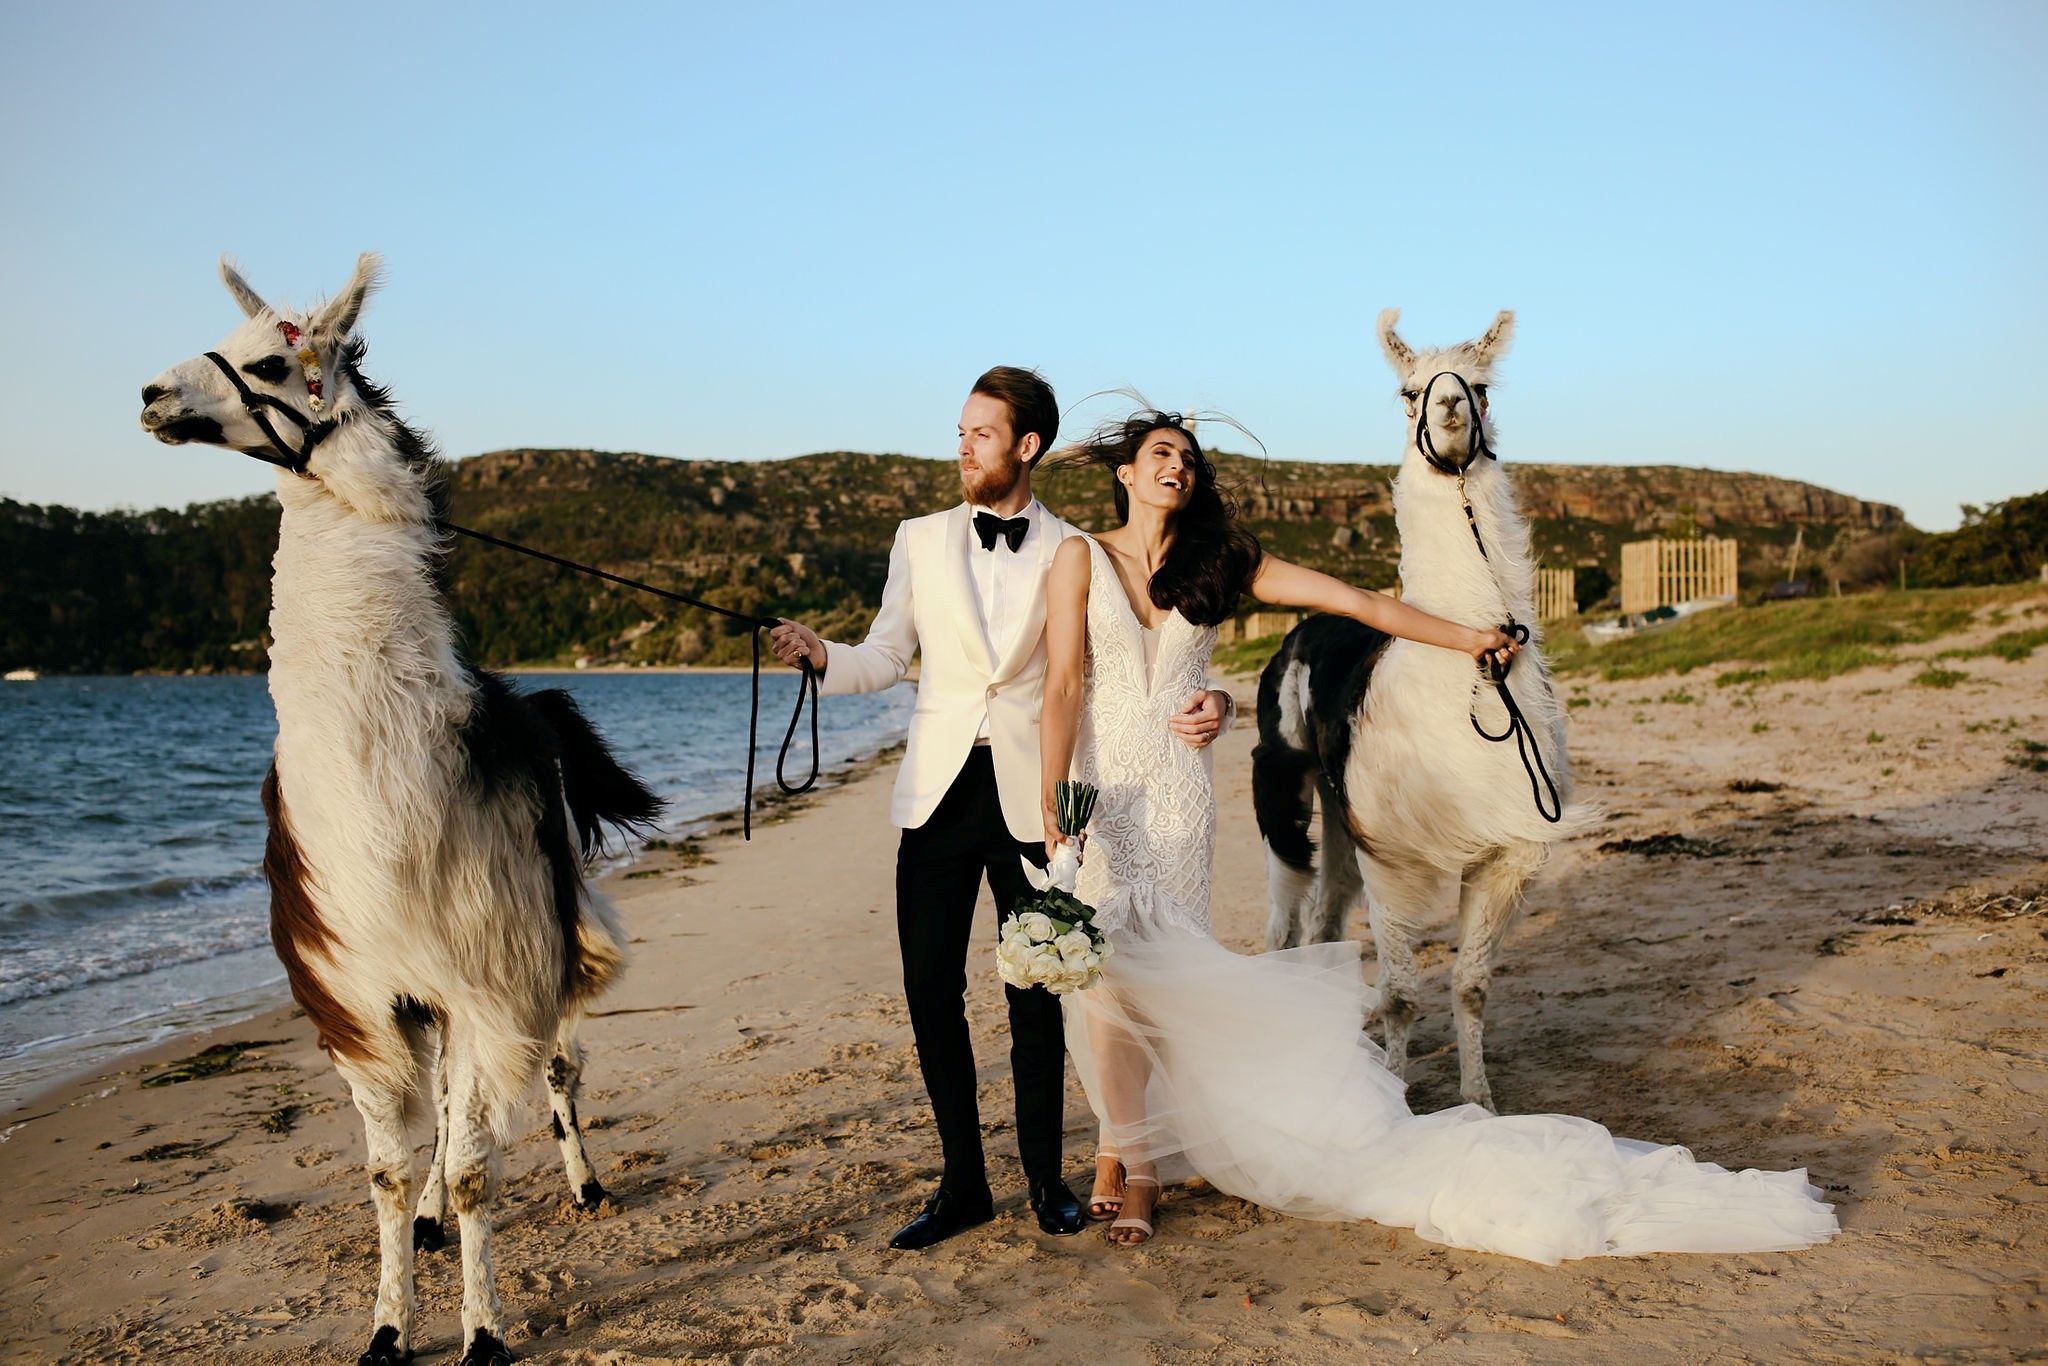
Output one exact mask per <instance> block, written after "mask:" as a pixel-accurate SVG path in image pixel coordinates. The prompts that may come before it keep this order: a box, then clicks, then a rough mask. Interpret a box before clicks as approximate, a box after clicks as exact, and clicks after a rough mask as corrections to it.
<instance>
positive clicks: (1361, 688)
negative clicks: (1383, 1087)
mask: <svg viewBox="0 0 2048 1366" xmlns="http://www.w3.org/2000/svg"><path fill="white" fill-rule="evenodd" d="M1399 316H1400V314H1399V313H1398V311H1396V310H1394V309H1388V310H1387V311H1385V312H1384V313H1382V314H1380V318H1379V334H1380V343H1381V345H1382V346H1383V347H1384V348H1385V350H1386V354H1387V359H1388V361H1389V362H1390V363H1391V364H1392V365H1393V368H1394V373H1395V374H1396V375H1397V376H1398V377H1399V379H1400V389H1401V398H1402V401H1403V402H1404V403H1405V404H1406V406H1407V411H1408V417H1409V419H1410V422H1409V433H1408V446H1407V450H1406V451H1405V452H1404V453H1403V455H1402V458H1401V470H1400V474H1399V475H1398V476H1397V478H1396V480H1395V487H1394V520H1395V523H1396V525H1397V527H1398V528H1399V530H1400V534H1401V596H1402V599H1403V600H1404V601H1406V602H1409V603H1412V604H1413V605H1414V606H1416V607H1419V608H1421V609H1422V610H1423V611H1425V612H1433V613H1435V614H1436V615H1437V616H1440V617H1446V618H1449V619H1450V620H1452V621H1456V622H1461V623H1463V624H1464V625H1467V626H1473V627H1485V626H1496V627H1498V626H1504V625H1505V624H1506V623H1507V622H1508V621H1510V620H1511V619H1512V620H1513V621H1516V622H1519V623H1522V624H1523V625H1525V626H1527V627H1528V628H1529V630H1530V632H1531V639H1530V640H1529V643H1528V645H1529V647H1528V648H1527V649H1525V650H1523V652H1522V653H1521V655H1520V656H1519V657H1517V659H1516V660H1515V663H1514V667H1513V669H1512V670H1511V672H1510V673H1509V675H1508V680H1507V686H1508V689H1509V691H1510V692H1511V693H1512V694H1513V696H1514V698H1515V701H1516V702H1517V704H1518V705H1519V706H1520V709H1521V711H1522V713H1523V715H1524V716H1525V717H1526V719H1527V722H1528V726H1529V733H1528V734H1527V735H1526V736H1524V737H1522V739H1523V742H1524V743H1526V744H1527V745H1529V746H1532V747H1534V748H1535V749H1536V751H1537V753H1538V756H1539V757H1540V759H1541V761H1542V768H1540V769H1539V768H1537V767H1536V766H1535V765H1534V764H1533V763H1532V764H1530V765H1529V766H1528V767H1527V768H1525V762H1524V760H1523V759H1522V758H1521V757H1520V756H1519V755H1518V749H1520V748H1521V747H1522V746H1521V745H1520V744H1518V743H1516V742H1514V741H1512V740H1505V741H1503V742H1501V743H1494V742H1491V741H1489V739H1488V738H1486V737H1485V736H1482V735H1481V734H1479V730H1478V728H1479V727H1480V726H1482V725H1483V726H1484V727H1485V729H1486V730H1487V731H1488V732H1490V733H1492V734H1493V735H1496V736H1499V735H1503V734H1504V733H1505V732H1506V731H1507V730H1508V729H1509V717H1508V715H1507V713H1506V708H1505V706H1504V704H1503V703H1502V701H1501V700H1500V697H1499V695H1498V694H1497V693H1496V692H1495V690H1494V687H1493V685H1492V683H1491V681H1490V680H1488V679H1486V678H1484V677H1482V676H1479V675H1477V674H1476V673H1475V669H1474V665H1473V663H1472V661H1471V660H1469V659H1466V658H1464V657H1462V656H1460V655H1458V654H1456V653H1455V652H1453V651H1450V650H1441V649H1436V648H1433V647H1431V646H1428V645H1418V644H1415V643H1414V642H1412V641H1406V640H1393V639H1391V638H1389V637H1388V636H1385V635H1383V634H1381V633H1380V632H1378V631H1375V630H1373V629H1371V628H1370V627H1367V626H1362V625H1359V624H1358V623H1356V622H1353V621H1350V620H1348V619H1342V618H1336V617H1312V618H1310V619H1309V620H1308V621H1305V622H1303V623H1302V624H1301V625H1300V626H1298V627H1296V628H1295V630H1294V631H1293V632H1291V633H1290V634H1289V635H1288V637H1287V640H1286V642H1285V643H1284V644H1283V645H1282V646H1281V648H1280V651H1279V653H1278V654H1276V655H1275V656H1274V657H1273V659H1272V661H1271V662H1270V663H1269V664H1268V665H1267V666H1266V669H1265V672H1264V674H1263V676H1262V677H1261V678H1260V680H1259V746H1258V748H1257V750H1255V751H1254V754H1253V800H1254V805H1255V806H1256V809H1257V812H1258V818H1259V830H1260V833H1261V834H1262V835H1263V836H1264V838H1265V841H1266V852H1267V871H1268V883H1269V888H1270V892H1271V897H1272V918H1271V920H1270V922H1269V923H1268V925H1267V930H1266V943H1267V946H1268V947H1269V948H1281V947H1286V946H1289V945H1293V944H1297V943H1301V942H1303V941H1304V940H1307V941H1309V942H1320V941H1328V940H1334V939H1339V938H1342V937H1343V934H1344V923H1345V920H1346V917H1347V916H1348V914H1349V912H1350V908H1351V904H1352V902H1353V901H1354V900H1356V898H1357V895H1358V892H1359V890H1360V887H1361V882H1362V885H1363V888H1364V890H1365V891H1366V893H1367V901H1368V905H1369V907H1370V912H1371V923H1372V930H1373V938H1374V940H1375V941H1376V944H1377V946H1378V950H1379V963H1380V972H1379V990H1380V1007H1379V1018H1380V1022H1381V1025H1382V1027H1383V1029H1384V1031H1385V1038H1386V1049H1387V1061H1388V1064H1389V1065H1390V1066H1391V1067H1393V1068H1394V1070H1395V1071H1396V1072H1397V1073H1399V1072H1404V1071H1405V1068H1406V1066H1407V1060H1408V1032H1409V1028H1410V1026H1411V1025H1412V1024H1413V1022H1414V1020H1415V1016H1416V1012H1417V1005H1418V980H1419V973H1418V970H1417V967H1416V962H1415V948H1416V943H1417V941H1418V939H1419V938H1420V937H1421V936H1422V935H1423V934H1424V933H1425V932H1426V931H1428V930H1430V929H1432V928H1441V927H1442V926H1443V924H1444V922H1445V921H1446V920H1448V919H1449V918H1450V914H1451V911H1450V907H1451V903H1452V900H1453V891H1454V890H1455V893H1456V896H1455V899H1456V906H1457V910H1456V919H1457V931H1458V957H1457V964H1456V966H1455V967H1454V968H1453V969H1452V970H1451V993H1452V996H1451V999H1452V1011H1453V1015H1454V1017H1455V1019H1456V1022H1457V1035H1458V1061H1459V1082H1460V1086H1459V1089H1460V1091H1461V1092H1462V1093H1463V1095H1464V1097H1465V1099H1467V1100H1469V1101H1471V1102H1473V1103H1474V1104H1477V1105H1483V1106H1485V1107H1487V1108H1488V1109H1492V1108H1493V1093H1492V1090H1491V1088H1490V1087H1489V1086H1488V1084H1487V1079H1486V1055H1485V1049H1484V1042H1483V1035H1484V1030H1485V1010H1486V993H1487V987H1488V983H1489V981H1490V979H1491V976H1492V971H1493V956H1494V953H1495V951H1496V950H1497V949H1498V948H1499V945H1500V940H1501V936H1502V935H1503V934H1504V933H1505V932H1506V930H1507V927H1508V925H1509V923H1510V922H1511V921H1512V920H1513V919H1514V915H1515V912H1516V911H1517V910H1518V909H1519V908H1520V906H1521V898H1522V888H1523V886H1524V885H1525V884H1526V883H1527V882H1528V880H1529V878H1530V876H1531V875H1533V874H1534V873H1535V871H1536V870H1537V869H1538V868H1540V867H1541V866H1542V864H1543V862H1544V860H1545V859H1546V858H1547V857H1548V856H1549V851H1550V846H1551V844H1552V843H1554V842H1555V841H1557V840H1559V839H1561V838H1563V837H1564V836H1566V835H1569V834H1571V833H1573V832H1575V831H1577V830H1579V829H1581V828H1583V827H1584V826H1585V825H1586V823H1587V822H1588V821H1589V819H1590V818H1591V817H1592V816H1593V814H1594V813H1593V812H1592V811H1591V809H1590V808H1587V807H1585V806H1581V805H1575V804H1572V803H1571V774H1570V771H1569V769H1568V768H1567V765H1566V759H1565V750H1564V720H1563V716H1562V713H1561V712H1560V711H1559V709H1558V705H1557V700H1556V697H1555V695H1554V694H1553V693H1552V691H1551V688H1550V681H1549V678H1548V676H1547V674H1546V672H1545V670H1544V665H1543V659H1542V655H1541V651H1540V649H1539V648H1538V647H1539V646H1540V644H1541V642H1540V640H1539V639H1538V638H1537V637H1536V636H1535V629H1536V613H1535V606H1534V598H1533V593H1532V587H1531V579H1532V574H1531V565H1530V560H1529V533H1528V528H1527V526H1526V525H1525V524H1524V523H1523V521H1522V517H1521V514H1520V513H1519V512H1518V511H1517V510H1516V508H1515V501H1514V495H1513V491H1512V490H1511V489H1510V488H1509V486H1508V477H1507V475H1506V473H1505V472H1504V471H1503V470H1502V469H1501V468H1500V466H1499V464H1498V463H1497V462H1496V461H1495V460H1494V459H1493V458H1492V450H1491V443H1492V430H1491V421H1490V419H1489V417H1488V413H1487V388H1488V385H1489V384H1490V383H1491V382H1492V379H1493V367H1494V363H1495V362H1496V361H1497V360H1499V358H1500V357H1501V355H1502V354H1503V353H1504V352H1505V351H1506V350H1507V347H1508V342H1509V339H1510V338H1511V337H1512V335H1513V332H1514V314H1512V313H1509V312H1502V313H1501V314H1500V315H1499V316H1498V317H1497V318H1495V319H1494V322H1493V326H1491V327H1490V328H1488V329H1487V330H1486V333H1485V335H1483V336H1481V337H1479V338H1478V339H1477V340H1475V341H1469V342H1464V343H1461V344H1459V345H1457V346H1452V347H1447V348H1445V349H1443V350H1437V351H1421V352H1418V351H1415V350H1413V349H1411V348H1410V347H1409V346H1408V344H1407V343H1406V342H1404V341H1402V340H1401V338H1400V336H1399V335H1398V334H1397V333H1396V332H1395V331H1394V323H1395V321H1396V319H1397V318H1398V317H1399ZM1475 408H1476V410H1477V411H1474V409H1475ZM1468 499H1469V503H1468V502H1467V500H1468ZM1475 531H1476V533H1477V534H1476V536H1475V534H1474V533H1475ZM1482 543H1483V550H1482ZM1546 770H1547V773H1548V775H1549V776H1550V777H1551V778H1552V779H1553V780H1554V784H1555V790H1554V791H1553V790H1552V789H1551V788H1550V787H1549V786H1546V785H1545V784H1544V783H1542V782H1541V781H1540V779H1541V778H1542V776H1543V773H1544V772H1545V771H1546ZM1312 803H1314V804H1316V805H1319V806H1320V808H1321V839H1320V841H1319V843H1320V845H1321V847H1322V850H1323V853H1324V857H1323V858H1322V859H1321V860H1320V866H1318V860H1317V859H1316V857H1315V849H1314V847H1313V846H1312V844H1311V842H1310V839H1309V833H1308V827H1309V818H1310V808H1311V804H1312ZM1546 812H1547V814H1549V815H1553V816H1556V817H1557V819H1556V820H1554V821H1553V820H1549V819H1546V818H1545V815H1546ZM1353 852H1355V858H1354V857H1346V854H1347V853H1353Z"/></svg>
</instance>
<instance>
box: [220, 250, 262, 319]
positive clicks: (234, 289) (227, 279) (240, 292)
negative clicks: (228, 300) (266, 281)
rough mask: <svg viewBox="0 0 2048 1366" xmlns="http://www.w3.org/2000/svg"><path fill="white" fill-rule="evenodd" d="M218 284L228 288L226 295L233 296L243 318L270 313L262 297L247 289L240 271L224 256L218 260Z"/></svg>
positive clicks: (247, 285)
mask: <svg viewBox="0 0 2048 1366" xmlns="http://www.w3.org/2000/svg"><path fill="white" fill-rule="evenodd" d="M220 282H221V283H222V284H224V285H226V286H227V287H228V293H230V294H232V295H234V296H235V302H236V303H237V304H240V305H241V308H242V316H243V317H245V318H253V317H255V316H256V315H257V314H259V313H268V312H270V305H269V304H267V303H264V302H263V299H262V297H261V296H260V295H258V294H257V293H256V291H255V290H253V289H251V288H249V282H248V281H247V280H244V279H243V278H242V273H241V272H240V271H238V270H236V269H235V268H234V266H232V265H230V264H229V263H228V258H227V257H225V256H223V257H221V258H220Z"/></svg>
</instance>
